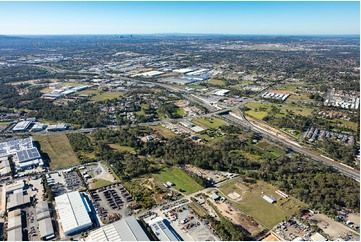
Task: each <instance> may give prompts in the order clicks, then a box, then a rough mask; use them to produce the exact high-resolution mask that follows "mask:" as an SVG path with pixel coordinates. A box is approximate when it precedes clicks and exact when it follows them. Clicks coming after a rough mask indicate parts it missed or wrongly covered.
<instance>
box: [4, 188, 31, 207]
mask: <svg viewBox="0 0 361 242" xmlns="http://www.w3.org/2000/svg"><path fill="white" fill-rule="evenodd" d="M27 203H30V196H29V195H28V194H27V195H24V194H23V193H22V192H19V193H15V194H10V196H9V202H8V203H7V209H12V208H16V207H18V206H22V205H24V204H27Z"/></svg>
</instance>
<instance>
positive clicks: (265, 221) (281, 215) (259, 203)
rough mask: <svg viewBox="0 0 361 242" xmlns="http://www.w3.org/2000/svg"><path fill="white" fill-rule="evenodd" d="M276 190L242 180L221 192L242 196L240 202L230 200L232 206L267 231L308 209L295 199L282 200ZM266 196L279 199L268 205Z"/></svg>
mask: <svg viewBox="0 0 361 242" xmlns="http://www.w3.org/2000/svg"><path fill="white" fill-rule="evenodd" d="M276 190H278V189H277V188H276V187H274V186H272V185H270V184H268V183H265V182H261V181H258V182H257V183H256V184H251V185H250V184H248V185H246V184H245V183H242V182H241V181H240V180H234V181H231V182H228V183H225V184H223V185H222V186H221V187H220V191H221V192H222V193H223V194H224V195H226V196H227V195H228V194H229V193H232V192H237V193H238V194H240V195H241V197H242V198H241V199H240V200H238V201H234V200H231V199H229V201H230V202H231V203H232V205H233V206H234V207H235V208H237V209H239V210H240V211H242V212H244V213H246V214H247V215H249V216H251V217H253V218H254V219H255V220H256V221H257V222H258V223H260V224H261V225H262V226H263V227H265V228H267V229H270V228H272V227H273V226H274V225H276V224H277V223H279V222H281V221H282V220H284V219H285V218H286V217H288V216H292V215H293V214H294V213H296V212H298V211H299V210H300V209H301V208H304V207H306V204H304V203H302V202H301V201H299V200H297V199H295V198H293V197H288V198H287V199H280V198H281V197H280V196H279V195H277V194H276V193H275V191H276ZM265 194H267V195H271V196H274V197H275V198H277V200H278V201H277V203H276V204H270V203H268V202H267V201H266V200H264V199H263V198H262V196H263V195H265Z"/></svg>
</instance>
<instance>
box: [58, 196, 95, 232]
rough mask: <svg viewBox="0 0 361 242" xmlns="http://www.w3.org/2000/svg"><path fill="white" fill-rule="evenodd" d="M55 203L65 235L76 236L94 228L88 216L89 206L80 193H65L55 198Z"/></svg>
mask: <svg viewBox="0 0 361 242" xmlns="http://www.w3.org/2000/svg"><path fill="white" fill-rule="evenodd" d="M55 203H56V210H57V211H58V214H59V217H60V222H61V225H62V227H63V230H64V234H66V235H69V234H74V233H76V232H78V231H81V230H84V229H87V228H89V227H91V226H92V221H91V220H90V217H89V214H88V212H89V205H88V204H87V202H86V200H85V198H84V197H83V195H81V194H80V193H79V192H77V191H75V192H70V193H65V194H63V195H61V196H58V197H55Z"/></svg>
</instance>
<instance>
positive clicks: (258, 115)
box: [246, 110, 268, 120]
mask: <svg viewBox="0 0 361 242" xmlns="http://www.w3.org/2000/svg"><path fill="white" fill-rule="evenodd" d="M246 114H248V115H250V116H252V117H254V118H256V119H260V120H262V119H263V118H265V117H266V116H267V115H268V113H267V112H263V111H253V110H248V111H246Z"/></svg>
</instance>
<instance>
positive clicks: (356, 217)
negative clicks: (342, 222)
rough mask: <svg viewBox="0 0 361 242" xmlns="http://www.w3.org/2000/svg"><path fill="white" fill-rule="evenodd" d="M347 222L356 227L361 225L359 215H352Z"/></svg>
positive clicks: (349, 215)
mask: <svg viewBox="0 0 361 242" xmlns="http://www.w3.org/2000/svg"><path fill="white" fill-rule="evenodd" d="M347 220H349V221H351V222H353V223H354V224H356V225H360V214H359V213H350V214H348V215H347Z"/></svg>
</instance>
